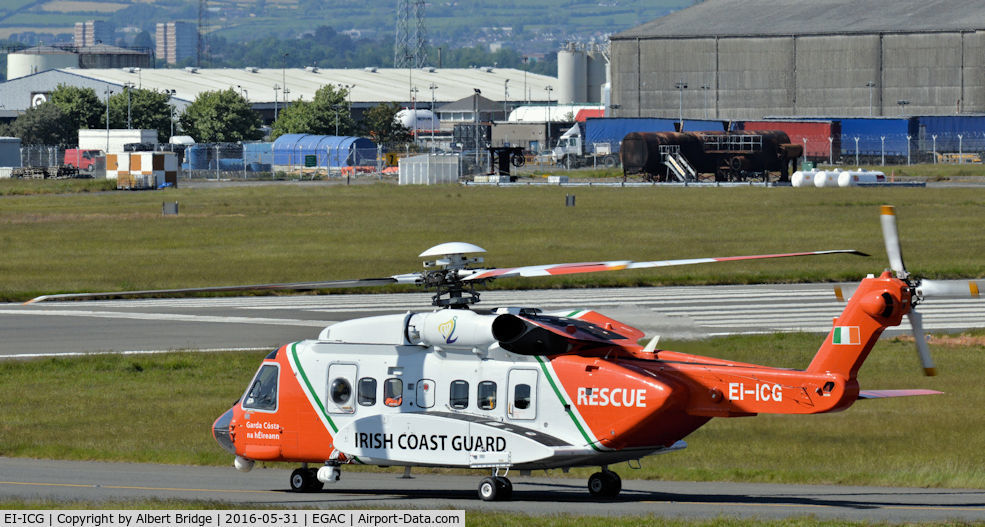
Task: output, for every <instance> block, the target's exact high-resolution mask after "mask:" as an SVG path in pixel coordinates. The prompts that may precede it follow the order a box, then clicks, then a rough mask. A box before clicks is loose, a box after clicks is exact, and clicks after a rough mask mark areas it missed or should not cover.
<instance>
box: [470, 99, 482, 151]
mask: <svg viewBox="0 0 985 527" xmlns="http://www.w3.org/2000/svg"><path fill="white" fill-rule="evenodd" d="M472 89H473V90H475V93H474V94H472V122H473V123H475V130H474V132H475V134H474V137H473V139H475V166H476V168H478V167H479V94H481V93H482V90H480V89H479V88H472Z"/></svg>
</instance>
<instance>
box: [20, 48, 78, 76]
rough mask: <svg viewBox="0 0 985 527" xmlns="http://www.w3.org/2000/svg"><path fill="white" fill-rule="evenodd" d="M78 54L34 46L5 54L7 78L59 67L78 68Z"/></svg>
mask: <svg viewBox="0 0 985 527" xmlns="http://www.w3.org/2000/svg"><path fill="white" fill-rule="evenodd" d="M78 67H79V56H78V55H76V54H75V53H72V52H70V51H65V50H63V49H59V48H55V47H51V46H36V47H33V48H28V49H25V50H21V51H15V52H13V53H10V54H9V55H7V80H12V79H16V78H18V77H25V76H27V75H31V74H34V73H39V72H42V71H47V70H55V69H60V68H78Z"/></svg>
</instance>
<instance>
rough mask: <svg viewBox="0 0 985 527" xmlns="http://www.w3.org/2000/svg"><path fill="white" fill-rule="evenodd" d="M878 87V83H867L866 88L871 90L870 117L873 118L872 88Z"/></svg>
mask: <svg viewBox="0 0 985 527" xmlns="http://www.w3.org/2000/svg"><path fill="white" fill-rule="evenodd" d="M875 86H876V83H874V82H872V81H869V82H867V83H865V87H866V88H868V89H869V117H872V88H874V87H875Z"/></svg>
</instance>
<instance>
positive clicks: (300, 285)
mask: <svg viewBox="0 0 985 527" xmlns="http://www.w3.org/2000/svg"><path fill="white" fill-rule="evenodd" d="M412 276H415V275H399V276H393V277H389V278H360V279H356V280H332V281H328V282H296V283H289V284H253V285H229V286H219V287H187V288H182V289H148V290H144V291H114V292H106V293H64V294H56V295H41V296H39V297H36V298H32V299H31V300H28V301H27V302H24V304H25V305H26V304H33V303H35V302H43V301H45V300H85V299H93V298H111V297H118V296H154V295H170V294H181V293H221V292H235V291H278V290H280V291H312V290H317V289H337V288H344V287H374V286H381V285H389V284H397V283H413V282H412V281H411V282H408V281H406V278H410V277H412Z"/></svg>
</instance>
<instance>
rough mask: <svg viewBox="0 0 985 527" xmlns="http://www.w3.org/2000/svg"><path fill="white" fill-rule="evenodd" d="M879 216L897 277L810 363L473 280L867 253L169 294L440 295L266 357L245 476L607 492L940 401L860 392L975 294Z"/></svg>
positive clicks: (842, 324) (239, 446)
mask: <svg viewBox="0 0 985 527" xmlns="http://www.w3.org/2000/svg"><path fill="white" fill-rule="evenodd" d="M882 226H883V233H884V237H885V240H886V247H887V253H888V255H889V259H890V263H891V268H892V272H889V271H886V272H884V273H882V274H881V275H880V276H878V277H875V276H869V277H868V278H866V279H864V280H862V282H861V284H859V286H858V288H857V290H856V291H855V292H854V295H852V296H851V298H850V300H849V301H848V303H847V306H846V307H845V309H844V312H843V313H842V314H841V316H839V317H838V318H837V319H835V321H834V324H833V328H832V330H831V332H830V333H829V335H828V336H827V338H825V340H824V342H823V344H821V347H820V349H819V350H818V352H817V355H816V356H815V357H814V359H813V361H811V363H810V364H809V365H808V366H807V368H806V369H805V370H793V369H783V368H773V367H766V366H758V365H755V364H745V363H739V362H733V361H727V360H721V359H715V358H710V357H702V356H698V355H691V354H685V353H678V352H674V351H670V350H664V349H659V348H657V339H656V338H654V339H651V340H650V341H649V342H648V343H647V344H645V345H641V344H640V342H641V340H643V339H644V333H643V332H642V331H640V330H638V329H635V328H632V327H630V326H628V325H626V324H623V323H621V322H619V321H617V320H613V319H611V318H608V317H606V316H605V315H603V314H601V313H598V312H594V311H585V310H578V309H570V310H565V311H561V312H543V311H541V310H539V309H534V308H523V307H504V308H497V309H492V310H488V311H480V310H476V309H472V308H471V307H470V306H471V305H472V304H475V303H476V302H478V300H479V295H478V294H477V293H476V292H475V289H474V286H475V285H476V284H480V283H482V282H487V281H489V280H492V279H494V278H501V277H514V276H548V275H558V274H570V273H588V272H598V271H614V270H620V269H640V268H650V267H661V266H670V265H686V264H698V263H709V262H725V261H734V260H748V259H759V258H781V257H789V256H806V255H820V254H834V253H853V254H862V253H859V252H858V251H854V250H837V251H815V252H805V253H790V254H773V255H756V256H739V257H727V258H700V259H689V260H670V261H654V262H628V261H621V262H591V263H578V264H558V265H541V266H530V267H517V268H508V269H478V268H472V267H470V266H471V265H473V264H477V263H480V262H481V261H482V260H481V259H480V258H477V257H469V256H467V255H468V254H474V253H480V252H484V251H483V249H481V248H480V247H477V246H475V245H471V244H467V243H459V242H455V243H446V244H442V245H438V246H436V247H432V248H431V249H429V250H427V251H425V252H424V253H422V254H421V257H424V258H427V259H429V260H428V261H426V262H425V268H426V269H427V270H425V271H423V272H419V273H411V274H405V275H397V276H392V277H388V278H380V279H368V280H346V281H334V282H310V283H304V284H267V285H263V286H236V287H223V288H209V289H200V288H199V289H184V290H171V291H204V290H210V291H215V290H225V291H229V290H237V289H257V288H260V289H321V288H328V287H353V286H366V285H379V284H391V283H407V284H419V285H425V286H430V287H432V288H434V289H435V290H436V294H435V295H434V297H433V302H434V305H435V306H438V307H439V309H436V310H433V311H429V312H419V313H412V312H408V313H405V314H396V315H384V316H375V317H369V318H362V319H356V320H349V321H345V322H341V323H338V324H335V325H333V326H330V327H328V328H325V329H324V330H323V331H322V332H321V334H320V335H319V336H318V338H316V339H313V340H305V341H301V342H294V343H291V344H288V345H285V346H283V347H281V348H279V349H277V350H274V351H273V352H271V353H270V354H269V355H268V356H267V357H266V358H265V359H264V360H263V362H262V364H261V365H260V367H259V370H258V371H257V372H256V374H255V376H254V378H253V380H252V381H251V382H250V384H249V385H248V387H247V389H246V391H245V393H244V394H243V396H242V397H241V398H240V400H239V401H238V402H237V403H236V404H235V405H234V406H233V407H232V408H230V409H229V410H228V411H227V412H225V413H224V414H223V415H222V416H221V417H219V418H218V419H217V420H216V421H215V423H214V424H213V436H214V437H215V440H216V441H217V442H218V443H219V444H220V445H221V446H222V448H224V449H226V450H227V451H229V453H230V454H233V455H235V456H236V457H235V462H234V465H235V466H236V468H237V469H239V470H242V471H249V470H250V469H251V468H252V467H253V465H254V462H255V461H288V462H299V463H302V467H301V468H298V469H297V470H295V471H294V472H293V473H292V474H291V478H290V485H291V488H292V489H293V490H295V491H302V492H304V491H315V490H319V489H321V488H323V484H325V483H334V482H336V481H339V479H340V475H341V468H342V467H343V466H344V465H347V464H368V465H381V466H405V467H412V466H427V467H461V468H474V469H487V470H489V471H490V474H491V475H490V476H489V477H485V478H483V479H482V480H481V481H480V482H479V485H478V495H479V497H480V498H481V499H483V500H487V501H488V500H507V499H510V497H511V495H512V484H511V483H510V480H509V479H507V477H506V476H507V474H508V472H509V471H510V470H517V471H529V470H534V469H552V468H567V467H575V466H599V467H601V470H600V471H599V472H596V473H594V474H593V475H592V476H591V477H590V478H589V479H588V491H589V493H590V494H591V495H592V496H595V497H614V496H616V495H617V494H618V493H619V491H620V490H621V487H622V483H621V481H620V478H619V476H618V475H617V474H616V473H615V472H612V471H610V470H608V466H609V465H612V464H615V463H620V462H624V461H634V460H638V459H640V458H642V457H644V456H649V455H653V454H663V453H668V452H673V451H676V450H681V449H683V448H685V447H686V444H685V443H684V441H683V439H684V438H685V437H686V436H687V435H688V434H690V433H691V432H693V431H694V430H696V429H697V428H698V427H700V426H702V425H704V424H705V423H707V422H708V421H709V420H711V419H712V418H715V417H745V416H753V415H756V414H760V413H774V414H815V413H823V412H834V411H839V410H844V409H846V408H848V407H849V406H851V405H852V404H853V403H854V402H855V401H856V400H859V399H866V398H878V397H896V396H904V395H925V394H932V393H940V392H935V391H931V390H883V391H876V392H866V391H860V389H859V384H858V382H857V380H856V374H857V373H858V370H859V368H860V367H861V365H862V362H863V361H864V360H865V359H866V357H867V356H868V354H869V352H870V351H871V350H872V347H873V346H874V344H875V342H876V340H877V339H878V338H879V335H880V334H881V333H882V332H883V330H885V329H886V328H887V327H890V326H896V325H898V324H900V322H901V319H902V317H903V316H904V315H906V316H909V317H910V321H911V323H912V326H913V328H914V331H915V333H916V337H917V339H916V340H917V343H918V349H919V350H920V356H921V359H922V361H923V366H924V368H925V370H926V372H927V373H928V374H933V364H932V362H931V360H930V356H929V354H928V353H927V346H926V342H925V339H924V337H923V332H922V329H921V324H920V317H919V315H918V313H917V312H916V311H914V309H913V308H914V306H915V305H916V304H917V303H918V302H920V301H922V300H923V299H924V298H926V297H930V296H934V295H947V296H952V295H954V294H959V295H963V296H969V295H970V294H973V293H976V291H975V287H977V286H976V284H975V283H974V282H970V284H971V285H970V286H969V285H968V284H969V282H960V284H963V285H961V286H960V287H963V288H964V289H963V290H961V289H959V286H956V285H955V283H956V282H955V281H929V280H919V279H915V278H913V277H911V276H910V275H909V274H908V273H907V272H906V270H905V268H904V266H903V260H902V257H901V255H900V250H899V240H898V236H897V233H896V220H895V213H894V211H893V209H892V207H883V210H882ZM164 292H165V291H136V292H129V293H107V294H108V295H114V294H115V295H123V294H147V293H158V294H159V293H164ZM107 294H87V295H51V296H48V297H41V298H39V299H46V298H78V297H80V296H82V297H94V296H103V295H107ZM309 463H310V464H316V465H318V467H317V468H315V467H309Z"/></svg>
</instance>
